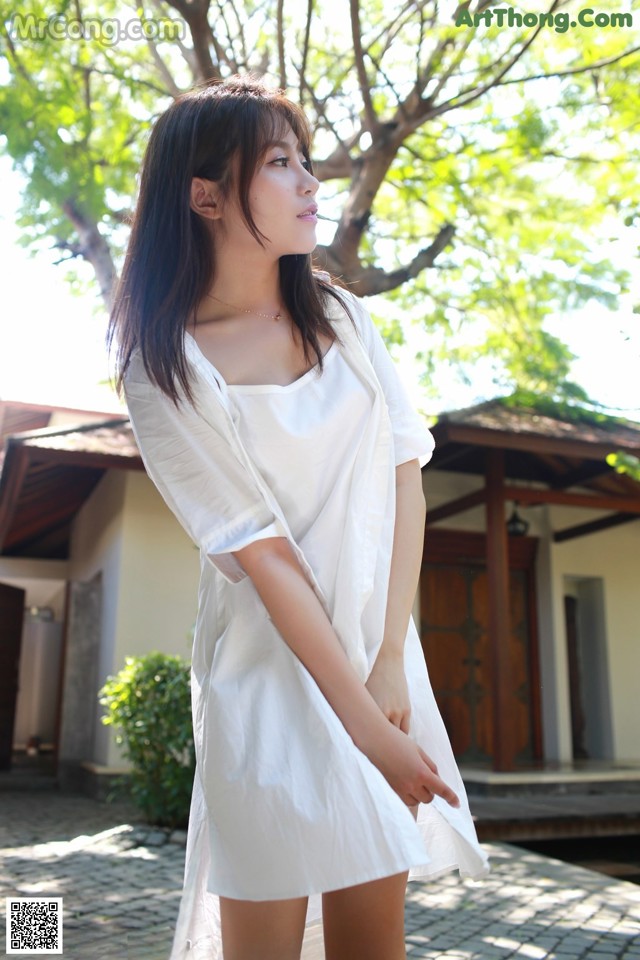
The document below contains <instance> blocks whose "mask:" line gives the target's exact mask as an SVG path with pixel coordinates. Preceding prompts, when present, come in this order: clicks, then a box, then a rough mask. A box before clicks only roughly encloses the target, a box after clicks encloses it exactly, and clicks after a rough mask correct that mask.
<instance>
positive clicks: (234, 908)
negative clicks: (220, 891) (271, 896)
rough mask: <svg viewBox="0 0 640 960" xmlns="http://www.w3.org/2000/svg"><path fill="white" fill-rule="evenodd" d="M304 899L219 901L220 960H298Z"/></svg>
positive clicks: (305, 910)
mask: <svg viewBox="0 0 640 960" xmlns="http://www.w3.org/2000/svg"><path fill="white" fill-rule="evenodd" d="M306 915H307V898H306V897H300V898H298V899H295V900H261V901H260V902H254V901H251V900H231V899H230V898H229V897H220V924H221V928H222V948H223V951H224V960H300V951H301V950H302V938H303V936H304V924H305V919H306Z"/></svg>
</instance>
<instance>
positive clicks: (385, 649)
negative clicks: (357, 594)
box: [367, 460, 427, 733]
mask: <svg viewBox="0 0 640 960" xmlns="http://www.w3.org/2000/svg"><path fill="white" fill-rule="evenodd" d="M426 513H427V508H426V504H425V500H424V494H423V491H422V474H421V472H420V464H419V462H418V460H408V461H407V462H406V463H401V464H400V465H399V466H398V467H396V519H395V527H394V533H393V553H392V557H391V570H390V574H389V593H388V597H387V612H386V617H385V624H384V635H383V640H382V645H381V647H380V650H379V652H378V656H377V658H376V662H375V663H374V665H373V669H372V671H371V673H370V675H369V679H368V680H367V689H368V690H369V692H370V693H371V695H372V697H373V699H374V700H375V701H376V703H377V704H378V706H379V707H380V709H381V710H382V712H383V713H384V715H385V716H386V717H387V719H388V720H390V721H391V723H393V724H394V726H396V727H399V728H400V729H401V730H402V731H403V732H404V733H408V732H409V718H410V712H411V706H410V702H409V692H408V690H407V681H406V677H405V672H404V641H405V637H406V635H407V627H408V625H409V617H410V616H411V608H412V606H413V600H414V597H415V594H416V589H417V586H418V579H419V576H420V565H421V563H422V551H423V545H424V524H425V518H426Z"/></svg>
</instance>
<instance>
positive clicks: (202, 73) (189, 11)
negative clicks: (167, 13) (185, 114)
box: [167, 0, 224, 80]
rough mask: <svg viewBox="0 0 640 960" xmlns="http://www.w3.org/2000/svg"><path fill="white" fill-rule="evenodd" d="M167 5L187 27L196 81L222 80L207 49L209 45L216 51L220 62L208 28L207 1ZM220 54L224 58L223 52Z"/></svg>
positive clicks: (170, 1)
mask: <svg viewBox="0 0 640 960" xmlns="http://www.w3.org/2000/svg"><path fill="white" fill-rule="evenodd" d="M167 3H168V5H169V6H170V7H173V8H174V10H177V11H178V13H179V14H180V16H181V17H182V18H183V19H184V20H185V21H186V23H187V25H188V27H189V31H190V33H191V39H192V40H193V50H194V53H195V55H196V62H197V65H198V73H199V78H198V79H200V80H222V74H221V72H220V66H219V63H218V64H215V63H214V62H213V59H212V57H211V51H210V49H209V44H211V45H212V46H213V48H214V50H216V56H217V57H218V60H220V54H219V52H218V44H217V41H216V38H215V36H214V34H213V31H212V30H211V27H210V26H209V20H208V13H209V0H167ZM222 53H223V56H224V52H223V51H222Z"/></svg>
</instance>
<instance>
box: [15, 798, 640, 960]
mask: <svg viewBox="0 0 640 960" xmlns="http://www.w3.org/2000/svg"><path fill="white" fill-rule="evenodd" d="M164 839H165V838H164V837H161V836H159V835H158V833H157V831H150V829H149V828H144V825H142V824H140V823H139V821H138V818H137V814H136V813H135V811H133V810H132V808H130V807H127V806H124V805H119V806H107V805H104V804H98V803H96V802H95V801H91V800H88V799H86V798H83V797H74V796H68V795H62V794H58V793H54V792H48V791H42V792H38V793H3V794H0V848H2V850H1V853H0V897H1V898H2V901H0V902H2V904H3V907H4V897H11V896H13V897H17V896H20V897H36V896H51V897H54V896H62V897H63V898H64V942H65V949H64V956H65V957H67V958H71V960H166V958H167V955H168V950H169V945H170V942H171V935H172V928H173V923H174V920H175V916H176V912H177V908H178V901H179V895H180V885H181V879H182V865H183V858H184V848H183V846H182V845H181V844H180V843H177V842H173V843H171V842H170V843H164V844H163V845H161V846H156V845H155V844H156V843H157V842H159V841H160V840H164ZM175 839H176V840H179V837H176V838H175ZM487 846H488V849H489V851H490V855H491V858H492V863H493V872H492V874H491V876H490V877H489V878H488V879H487V880H483V881H481V882H479V883H472V882H470V881H462V882H461V881H459V880H458V879H457V877H455V876H453V875H452V876H448V877H445V878H441V879H440V880H438V881H437V882H434V883H431V884H410V885H409V893H408V896H407V914H406V929H407V941H406V942H407V953H408V956H409V957H422V958H432V960H435V958H446V960H508V958H510V957H522V958H527V960H538V958H539V960H542V958H549V960H586V958H590V960H614V958H615V960H640V887H637V886H633V885H632V884H630V883H625V882H623V881H618V880H611V879H610V878H608V877H605V876H602V875H601V874H597V873H593V872H591V871H588V870H584V869H582V868H580V867H574V866H569V865H567V864H563V863H560V862H559V861H555V860H549V859H546V858H544V857H540V856H538V855H536V854H533V853H524V852H523V851H521V850H518V849H517V848H515V847H510V846H508V845H505V844H489V845H487ZM1 926H4V923H2V924H1ZM0 943H1V940H0ZM26 955H27V954H23V956H26ZM41 955H42V954H41ZM322 956H323V954H322V946H321V935H320V932H319V930H317V929H316V930H311V931H310V932H309V937H308V939H307V944H306V947H305V952H304V958H305V960H321V958H322ZM353 960H367V958H366V957H354V958H353Z"/></svg>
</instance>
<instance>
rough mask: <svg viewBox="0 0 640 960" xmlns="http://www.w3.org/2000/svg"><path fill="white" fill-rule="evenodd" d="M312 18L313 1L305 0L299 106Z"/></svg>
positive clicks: (305, 70) (301, 101)
mask: <svg viewBox="0 0 640 960" xmlns="http://www.w3.org/2000/svg"><path fill="white" fill-rule="evenodd" d="M312 16H313V0H307V22H306V24H305V28H304V43H303V44H302V63H301V64H300V85H299V90H298V96H299V100H300V106H303V104H304V88H305V85H306V76H307V60H308V59H309V41H310V39H311V17H312Z"/></svg>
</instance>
